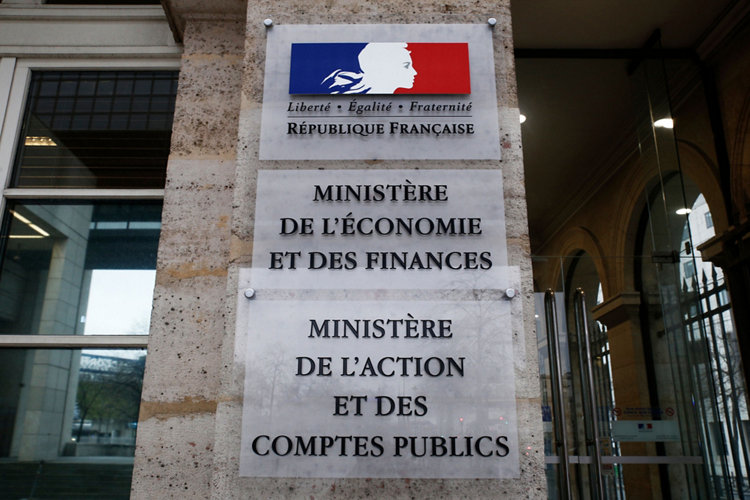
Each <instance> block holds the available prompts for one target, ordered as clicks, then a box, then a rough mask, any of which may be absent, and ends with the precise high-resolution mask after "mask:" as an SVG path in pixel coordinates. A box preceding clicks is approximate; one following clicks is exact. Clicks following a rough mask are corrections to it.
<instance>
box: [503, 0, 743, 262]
mask: <svg viewBox="0 0 750 500" xmlns="http://www.w3.org/2000/svg"><path fill="white" fill-rule="evenodd" d="M747 3H748V1H747V0H711V1H710V2H706V1H705V0H658V1H654V0H630V1H627V2H625V1H622V0H512V5H511V12H512V17H513V37H514V44H515V47H516V49H558V50H559V49H598V50H601V49H639V48H642V47H643V46H644V44H645V43H646V41H647V40H648V39H649V37H650V36H651V35H652V33H653V32H654V31H655V30H656V29H659V30H660V31H661V36H662V46H663V47H664V48H670V49H686V48H687V49H694V48H696V47H697V45H698V44H699V43H700V42H701V41H702V40H703V39H704V38H706V34H707V33H709V32H710V31H712V30H713V29H714V27H715V26H718V25H720V21H721V20H722V19H723V18H724V17H727V16H726V13H727V12H729V11H730V9H731V8H734V9H735V11H736V9H737V5H738V4H747ZM743 11H744V10H743ZM733 12H734V11H733ZM524 55H526V56H529V55H530V54H529V51H522V53H521V54H520V57H517V58H516V72H517V78H518V99H519V106H520V108H521V113H523V114H525V115H526V116H527V118H528V119H527V121H526V122H525V123H524V124H523V125H522V133H523V152H524V165H525V171H526V190H527V199H528V211H529V226H530V231H531V241H532V251H533V252H535V253H539V251H540V250H542V251H543V246H544V243H545V242H546V241H547V240H548V239H549V238H550V237H551V236H552V235H554V233H555V230H556V228H557V227H559V226H560V225H561V224H562V223H563V222H564V221H565V220H566V219H567V218H568V217H569V216H570V215H572V214H573V213H574V212H575V211H576V210H577V209H578V207H579V206H580V205H581V203H582V202H583V201H584V200H585V199H586V198H587V197H588V196H589V195H590V194H591V193H593V191H594V190H595V189H596V186H597V185H598V184H599V183H600V182H602V181H603V180H604V179H606V177H607V176H608V175H609V174H610V173H611V172H612V171H613V169H614V168H616V166H617V165H618V164H619V163H620V162H621V161H622V160H623V159H624V158H625V157H626V156H627V155H628V154H632V153H634V152H635V151H636V148H637V144H636V140H635V134H634V132H633V130H634V116H633V112H632V111H631V106H630V99H631V96H630V83H629V80H628V76H627V70H626V68H627V64H628V62H629V61H628V60H627V59H603V58H596V59H590V58H586V59H584V58H577V59H570V58H546V59H542V58H535V57H524ZM597 55H599V56H601V55H602V53H599V54H597Z"/></svg>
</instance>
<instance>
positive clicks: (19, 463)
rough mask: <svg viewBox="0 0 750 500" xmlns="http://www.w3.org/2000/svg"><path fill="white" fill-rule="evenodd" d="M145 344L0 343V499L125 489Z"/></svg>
mask: <svg viewBox="0 0 750 500" xmlns="http://www.w3.org/2000/svg"><path fill="white" fill-rule="evenodd" d="M145 360H146V352H145V351H144V350H101V349H97V350H82V351H81V350H41V349H37V350H33V349H23V350H22V349H4V350H0V380H2V381H3V383H2V384H0V491H2V496H3V498H83V497H85V498H108V499H109V498H123V499H126V498H128V497H129V494H130V480H131V476H132V473H133V452H134V450H135V434H136V428H137V420H138V409H139V406H140V395H141V386H142V384H143V369H144V365H145Z"/></svg>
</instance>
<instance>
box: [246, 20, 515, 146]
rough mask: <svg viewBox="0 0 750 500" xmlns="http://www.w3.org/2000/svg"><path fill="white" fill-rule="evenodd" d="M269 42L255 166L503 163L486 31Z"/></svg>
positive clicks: (293, 37) (418, 30) (393, 31)
mask: <svg viewBox="0 0 750 500" xmlns="http://www.w3.org/2000/svg"><path fill="white" fill-rule="evenodd" d="M267 33H268V41H267V48H266V65H265V82H264V90H263V114H262V122H261V139H260V159H261V160H340V159H419V160H423V159H448V160H449V159H475V160H480V159H500V141H499V128H498V114H497V99H496V92H495V65H494V52H493V48H492V29H491V27H489V26H488V25H464V24H453V25H405V24H403V25H281V26H273V27H272V28H270V29H269V30H268V32H267Z"/></svg>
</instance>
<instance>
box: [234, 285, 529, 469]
mask: <svg viewBox="0 0 750 500" xmlns="http://www.w3.org/2000/svg"><path fill="white" fill-rule="evenodd" d="M246 280H247V275H246V274H245V273H243V274H242V275H241V276H240V287H241V289H240V294H239V301H240V302H239V304H240V306H239V309H238V328H239V329H241V330H242V331H244V332H245V334H246V339H247V344H246V350H245V362H246V374H247V375H246V379H245V394H244V406H243V408H244V410H243V423H242V443H241V446H242V451H241V460H240V475H244V476H259V477H341V478H345V477H373V478H376V477H377V478H388V477H411V478H509V477H518V475H519V461H518V442H517V421H516V419H517V417H516V407H515V383H514V374H513V366H514V363H513V354H512V353H513V346H512V332H511V329H510V327H509V325H510V302H508V301H473V300H468V301H351V300H347V301H337V300H329V301H319V300H306V301H288V300H265V299H263V298H261V297H258V298H257V299H255V300H248V299H247V298H245V296H244V295H243V294H242V287H243V286H246V285H247V281H246Z"/></svg>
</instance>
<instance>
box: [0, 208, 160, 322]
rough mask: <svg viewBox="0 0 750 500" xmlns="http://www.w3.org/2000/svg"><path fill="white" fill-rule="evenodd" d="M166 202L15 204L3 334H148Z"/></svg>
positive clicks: (2, 275)
mask: <svg viewBox="0 0 750 500" xmlns="http://www.w3.org/2000/svg"><path fill="white" fill-rule="evenodd" d="M160 220H161V203H150V202H149V203H143V202H142V203H128V204H123V203H96V204H84V203H72V204H71V203H67V204H59V203H45V204H41V203H18V202H10V203H9V208H8V212H7V214H6V224H5V226H6V228H7V229H6V230H5V231H4V234H5V235H6V237H4V238H2V240H0V244H1V245H2V246H3V247H4V251H3V253H2V257H3V259H2V263H1V264H0V299H1V300H0V334H51V335H75V334H147V333H148V326H149V317H150V311H151V297H152V295H153V293H152V292H153V286H154V277H155V268H156V250H157V244H158V239H159V229H160V226H161V224H160Z"/></svg>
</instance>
